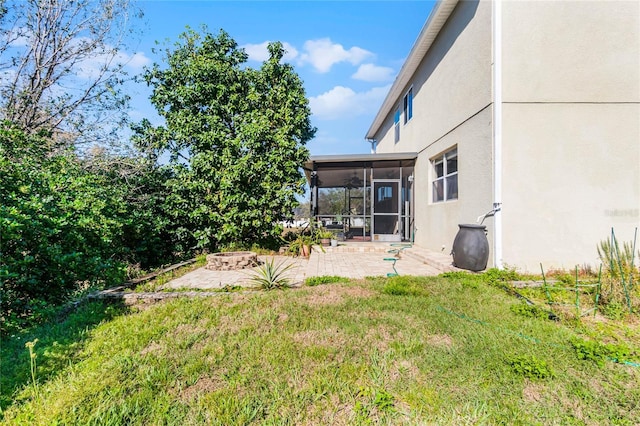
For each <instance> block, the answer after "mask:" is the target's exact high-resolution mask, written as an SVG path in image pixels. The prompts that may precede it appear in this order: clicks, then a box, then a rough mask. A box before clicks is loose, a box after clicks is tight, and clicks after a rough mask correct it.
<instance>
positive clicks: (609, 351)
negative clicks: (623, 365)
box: [571, 339, 633, 367]
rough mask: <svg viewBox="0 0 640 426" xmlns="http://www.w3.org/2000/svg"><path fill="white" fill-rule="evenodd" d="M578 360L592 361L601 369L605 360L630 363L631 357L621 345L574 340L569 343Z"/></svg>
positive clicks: (629, 351)
mask: <svg viewBox="0 0 640 426" xmlns="http://www.w3.org/2000/svg"><path fill="white" fill-rule="evenodd" d="M571 345H572V346H573V349H574V350H575V352H576V355H577V356H578V359H582V360H586V361H593V362H595V363H596V364H597V365H598V367H603V366H604V362H605V361H606V360H611V361H614V362H624V361H630V360H631V359H632V358H633V357H632V354H631V350H630V349H629V347H627V346H626V345H623V344H610V343H609V344H607V343H600V342H597V341H594V340H583V339H575V340H573V341H572V342H571Z"/></svg>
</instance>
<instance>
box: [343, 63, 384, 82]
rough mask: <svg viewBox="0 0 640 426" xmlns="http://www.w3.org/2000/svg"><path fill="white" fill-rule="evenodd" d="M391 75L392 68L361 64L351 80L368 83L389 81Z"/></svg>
mask: <svg viewBox="0 0 640 426" xmlns="http://www.w3.org/2000/svg"><path fill="white" fill-rule="evenodd" d="M393 74H394V73H393V68H389V67H379V66H377V65H374V64H362V65H360V67H359V68H358V71H356V72H355V74H353V75H352V76H351V78H354V79H356V80H362V81H369V82H378V81H389V80H392V79H393Z"/></svg>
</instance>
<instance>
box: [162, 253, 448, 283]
mask: <svg viewBox="0 0 640 426" xmlns="http://www.w3.org/2000/svg"><path fill="white" fill-rule="evenodd" d="M391 248H393V247H391V246H390V245H389V244H388V243H360V244H348V243H346V244H345V243H343V244H341V245H340V246H339V247H326V248H324V249H320V248H319V247H314V249H313V250H312V252H311V255H310V256H309V258H308V259H305V258H300V257H290V256H259V257H258V259H259V260H260V261H261V262H265V261H271V260H273V261H274V262H275V263H276V264H279V263H281V262H282V263H284V264H287V265H292V268H291V269H290V270H289V271H288V272H287V274H286V276H287V277H288V278H289V279H290V280H291V282H292V284H294V285H301V284H302V283H303V282H304V280H305V279H306V278H308V277H314V276H322V275H337V276H341V277H347V278H356V279H361V278H365V277H372V276H386V275H387V273H391V272H393V267H392V262H389V261H385V260H384V258H389V257H393V254H390V253H388V250H390V249H391ZM443 261H446V259H444V260H443ZM395 266H396V270H397V271H398V273H399V274H400V275H416V276H433V275H438V274H440V273H441V272H442V270H443V268H444V267H446V265H443V268H437V267H435V266H433V265H432V264H427V263H425V261H424V259H422V258H416V257H409V256H405V255H403V254H401V256H400V258H399V259H398V260H397V261H396V264H395ZM436 266H437V265H436ZM256 269H257V267H256V268H247V269H243V270H240V271H212V270H209V269H206V268H204V267H203V268H200V269H197V270H195V271H193V272H190V273H188V274H186V275H184V276H182V277H180V278H176V279H174V280H172V281H170V282H168V283H167V284H165V285H164V286H163V288H171V289H185V288H193V289H220V288H224V287H225V286H241V287H252V286H253V284H252V283H251V282H250V276H251V274H252V273H253V271H255V270H256Z"/></svg>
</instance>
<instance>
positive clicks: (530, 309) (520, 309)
mask: <svg viewBox="0 0 640 426" xmlns="http://www.w3.org/2000/svg"><path fill="white" fill-rule="evenodd" d="M510 309H511V312H513V313H514V314H516V315H520V316H523V317H529V318H539V319H547V318H549V313H548V312H547V311H545V310H544V309H541V308H540V307H538V306H536V305H529V304H528V303H519V304H517V305H511V307H510Z"/></svg>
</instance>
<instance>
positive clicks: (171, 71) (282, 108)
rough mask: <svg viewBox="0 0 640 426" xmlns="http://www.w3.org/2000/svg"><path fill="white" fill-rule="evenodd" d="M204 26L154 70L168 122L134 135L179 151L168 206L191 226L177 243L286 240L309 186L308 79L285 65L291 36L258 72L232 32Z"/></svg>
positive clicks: (157, 99)
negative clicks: (286, 225) (285, 229)
mask: <svg viewBox="0 0 640 426" xmlns="http://www.w3.org/2000/svg"><path fill="white" fill-rule="evenodd" d="M203 31H204V34H198V33H196V32H195V31H193V30H191V29H188V30H187V32H185V33H184V34H182V35H181V36H180V38H179V41H178V42H177V43H176V44H175V45H174V47H173V49H171V48H167V49H166V51H165V54H166V66H161V65H159V64H155V65H154V66H153V67H152V68H151V69H148V70H147V71H146V72H145V74H144V80H145V81H146V83H147V84H148V85H149V86H151V87H152V89H153V94H152V96H151V102H152V103H153V105H154V106H155V107H156V109H157V111H158V113H159V114H160V115H161V116H162V117H163V118H164V120H165V122H166V125H165V126H159V127H153V126H152V125H151V124H150V123H149V122H148V121H143V122H142V123H140V124H139V125H137V126H136V127H135V130H136V137H135V138H134V141H135V142H136V144H137V146H138V147H140V148H142V149H143V150H145V152H147V153H148V154H149V155H150V157H151V158H158V157H159V156H160V155H161V154H162V153H164V152H168V153H169V154H170V156H171V171H172V177H171V179H169V180H168V181H167V187H168V190H169V193H170V194H171V195H170V196H169V197H168V199H167V200H166V201H167V204H166V208H167V214H168V216H169V217H170V218H171V220H172V221H173V222H175V223H179V224H181V227H180V229H179V230H178V232H176V234H175V240H176V241H179V242H180V243H181V244H183V245H184V246H186V247H192V246H197V247H199V248H206V249H209V250H212V251H213V250H214V249H216V247H218V246H225V245H229V244H231V243H235V244H241V245H250V244H252V243H254V242H258V243H260V242H262V241H264V240H266V239H270V238H271V239H275V238H279V236H280V234H281V231H282V230H281V229H280V228H279V227H277V226H275V224H276V223H277V222H278V221H281V220H285V219H290V218H291V216H292V215H293V209H294V207H296V206H297V204H298V202H297V200H296V198H295V195H296V194H298V195H301V194H302V193H303V187H304V178H303V176H302V174H301V173H300V167H301V166H302V164H303V163H304V161H305V160H306V159H307V157H308V151H307V149H306V148H305V144H306V143H307V141H309V140H310V139H311V138H312V137H313V135H314V133H315V129H314V128H312V127H311V125H310V118H309V116H310V109H309V107H308V101H307V99H306V97H305V93H304V89H303V86H302V82H301V80H300V79H299V77H298V76H297V74H296V73H295V72H294V70H293V67H292V66H291V65H289V64H284V63H281V60H282V57H283V55H284V49H283V47H282V44H281V43H271V44H270V45H269V54H270V57H269V59H268V60H266V61H265V62H264V63H263V64H262V66H261V67H260V68H259V69H253V68H251V67H248V66H246V61H247V58H248V57H247V54H246V53H245V52H244V50H242V49H241V48H239V47H238V45H237V43H236V42H235V41H234V40H233V39H232V38H231V37H230V36H229V35H228V34H227V33H225V32H224V31H221V32H220V33H219V34H218V35H217V36H214V35H211V34H209V33H206V28H204V29H203Z"/></svg>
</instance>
